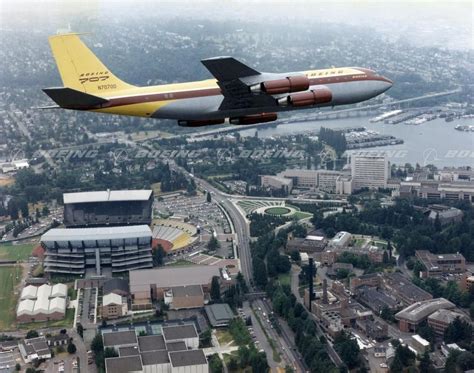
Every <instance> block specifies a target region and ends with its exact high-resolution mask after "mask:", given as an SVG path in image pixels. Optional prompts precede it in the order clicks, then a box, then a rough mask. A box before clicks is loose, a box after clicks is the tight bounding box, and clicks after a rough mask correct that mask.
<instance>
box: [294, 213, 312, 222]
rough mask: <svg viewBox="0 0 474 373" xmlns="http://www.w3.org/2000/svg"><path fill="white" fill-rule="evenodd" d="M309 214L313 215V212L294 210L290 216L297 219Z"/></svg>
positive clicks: (307, 216)
mask: <svg viewBox="0 0 474 373" xmlns="http://www.w3.org/2000/svg"><path fill="white" fill-rule="evenodd" d="M311 216H313V214H310V213H309V212H302V211H296V212H295V213H294V214H293V215H292V217H294V218H296V219H298V220H301V219H305V218H310V217H311Z"/></svg>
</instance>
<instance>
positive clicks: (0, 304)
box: [0, 266, 21, 330]
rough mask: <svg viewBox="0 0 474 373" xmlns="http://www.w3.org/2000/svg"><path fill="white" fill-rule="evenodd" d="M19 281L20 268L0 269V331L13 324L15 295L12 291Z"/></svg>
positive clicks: (9, 327)
mask: <svg viewBox="0 0 474 373" xmlns="http://www.w3.org/2000/svg"><path fill="white" fill-rule="evenodd" d="M20 279H21V267H20V266H8V267H0V284H1V285H0V330H7V329H11V328H12V325H13V324H14V323H15V309H16V298H17V297H16V295H15V294H14V292H13V290H14V288H15V286H16V285H17V284H18V282H19V281H20Z"/></svg>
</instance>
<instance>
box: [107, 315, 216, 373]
mask: <svg viewBox="0 0 474 373" xmlns="http://www.w3.org/2000/svg"><path fill="white" fill-rule="evenodd" d="M162 332H163V334H162V335H150V336H139V337H137V336H136V334H135V331H126V332H110V333H103V338H104V348H107V347H113V348H114V349H115V350H116V351H117V353H118V354H119V356H118V357H113V358H107V359H105V371H106V373H128V372H133V373H155V372H167V373H182V372H184V373H186V372H192V373H208V372H209V367H208V362H207V359H206V356H205V354H204V351H203V350H201V349H197V346H198V345H199V337H198V334H197V331H196V328H195V326H194V324H186V325H179V326H165V327H163V328H162ZM114 341H118V342H119V343H120V344H119V345H117V342H114Z"/></svg>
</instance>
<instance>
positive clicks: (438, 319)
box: [428, 309, 470, 336]
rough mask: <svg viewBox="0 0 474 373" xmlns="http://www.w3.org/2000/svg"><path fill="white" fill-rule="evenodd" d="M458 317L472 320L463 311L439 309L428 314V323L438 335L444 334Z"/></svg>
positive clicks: (467, 320)
mask: <svg viewBox="0 0 474 373" xmlns="http://www.w3.org/2000/svg"><path fill="white" fill-rule="evenodd" d="M458 317H459V318H460V319H461V320H464V321H466V322H470V321H469V319H468V318H467V317H466V315H464V314H462V313H459V312H455V311H451V310H449V309H439V310H437V311H436V312H434V313H433V314H431V315H430V316H428V325H429V326H430V327H431V328H433V330H434V331H435V333H436V334H437V335H438V336H443V335H444V331H445V330H446V328H447V327H448V326H449V324H451V323H452V322H453V321H454V320H455V319H456V318H458Z"/></svg>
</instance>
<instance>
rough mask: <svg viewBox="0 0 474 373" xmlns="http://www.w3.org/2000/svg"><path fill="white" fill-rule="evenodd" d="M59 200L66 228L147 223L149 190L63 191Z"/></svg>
mask: <svg viewBox="0 0 474 373" xmlns="http://www.w3.org/2000/svg"><path fill="white" fill-rule="evenodd" d="M63 199H64V225H65V226H66V227H67V228H86V227H105V226H124V225H143V224H146V225H150V224H151V217H152V205H153V191H152V190H112V191H111V190H104V191H97V192H80V193H65V194H64V195H63Z"/></svg>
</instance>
